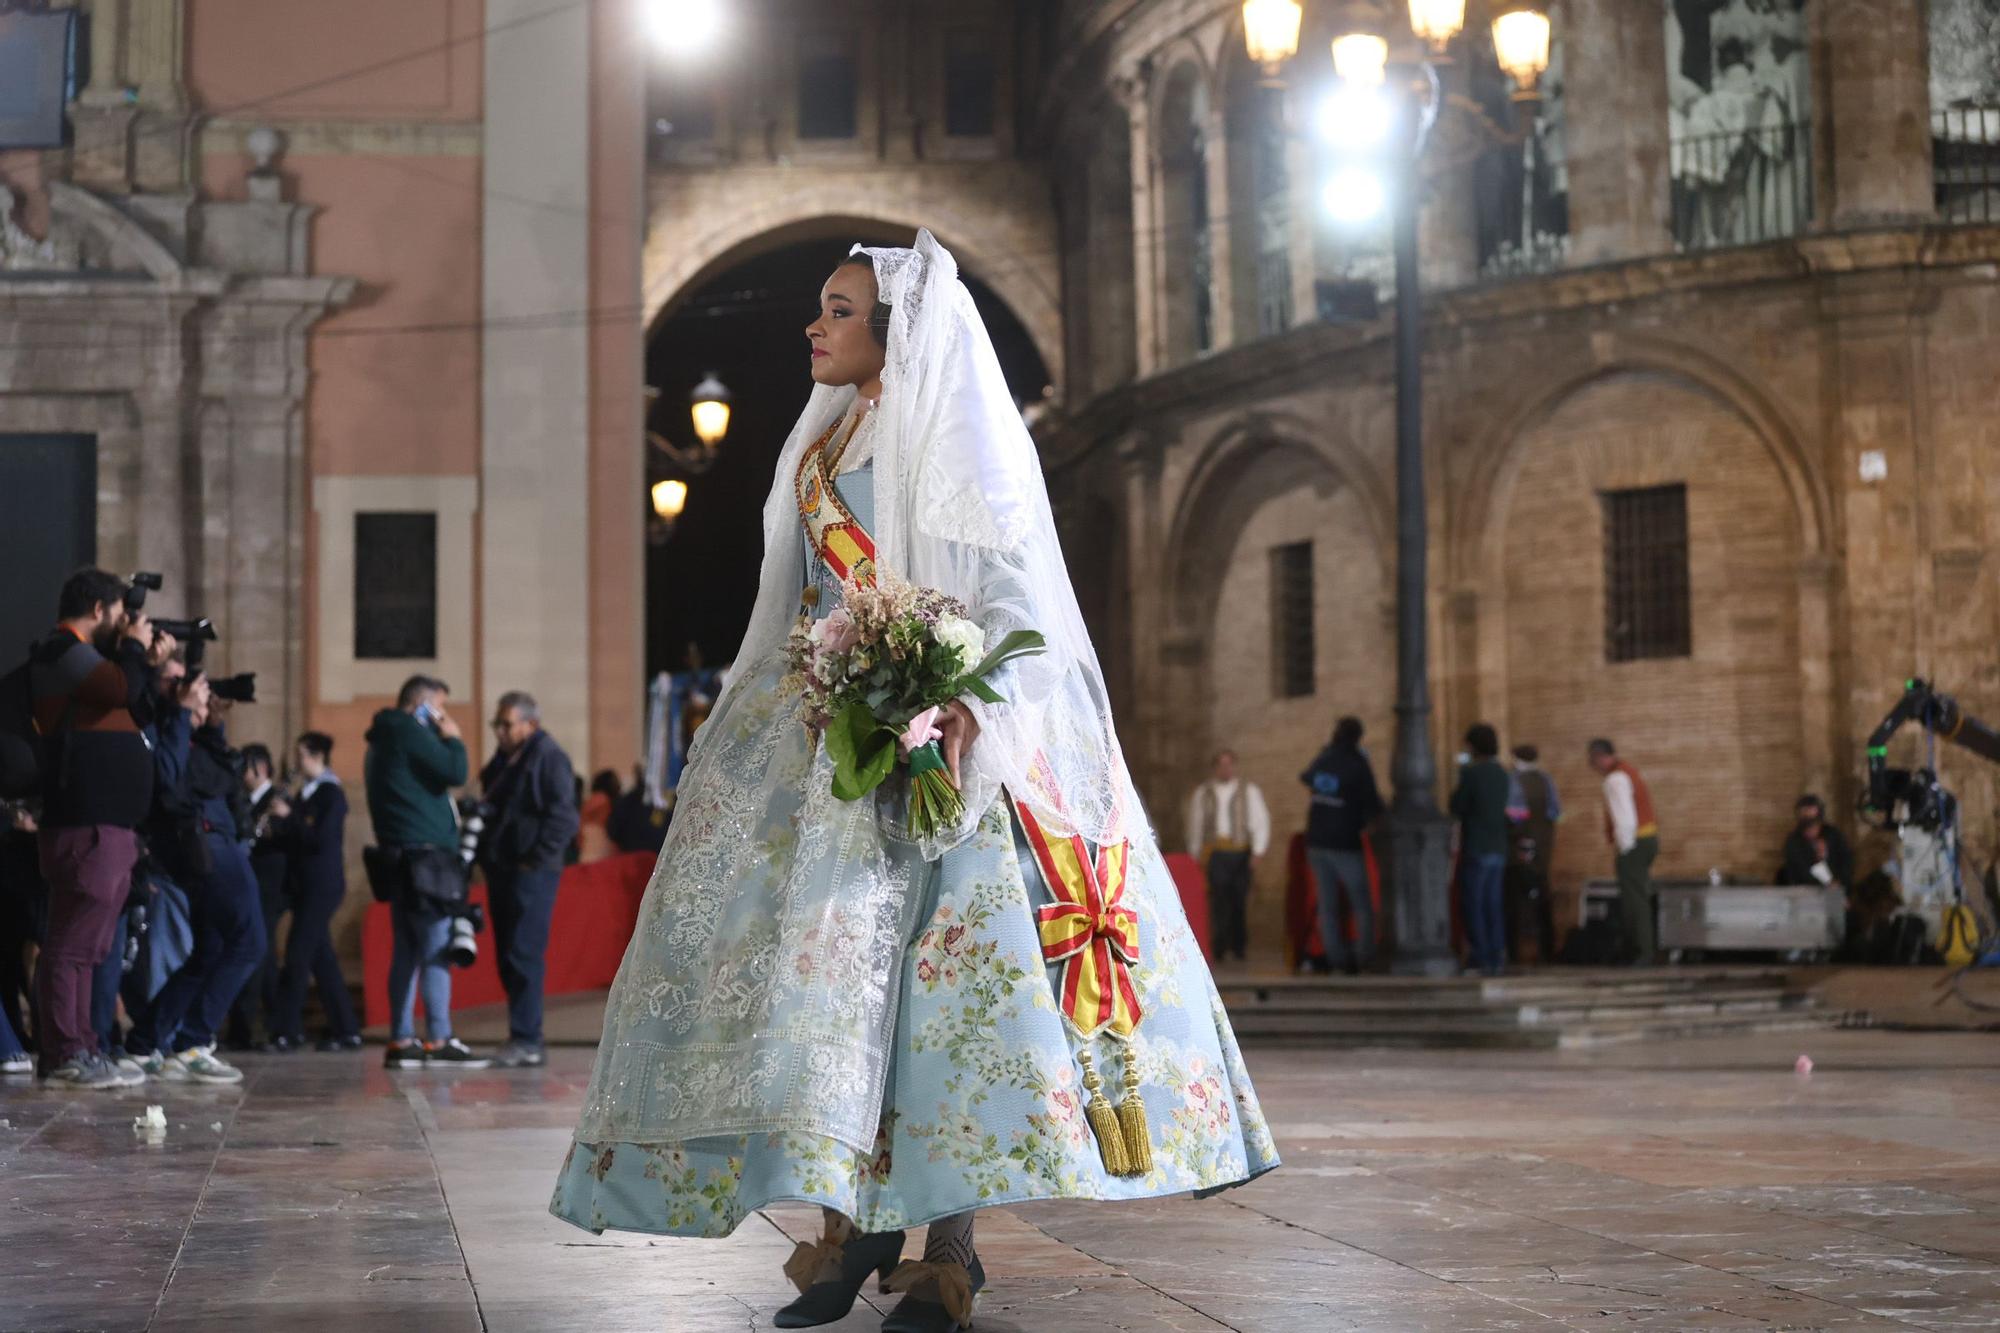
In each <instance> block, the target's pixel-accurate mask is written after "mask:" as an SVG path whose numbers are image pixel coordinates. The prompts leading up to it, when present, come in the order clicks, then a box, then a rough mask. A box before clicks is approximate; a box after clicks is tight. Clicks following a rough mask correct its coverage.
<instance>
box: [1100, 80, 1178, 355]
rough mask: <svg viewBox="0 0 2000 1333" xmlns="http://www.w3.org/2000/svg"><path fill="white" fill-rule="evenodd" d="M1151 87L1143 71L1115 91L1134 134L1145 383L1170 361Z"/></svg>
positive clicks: (1137, 296) (1137, 317)
mask: <svg viewBox="0 0 2000 1333" xmlns="http://www.w3.org/2000/svg"><path fill="white" fill-rule="evenodd" d="M1151 83H1152V78H1151V75H1150V71H1147V70H1142V71H1141V72H1139V73H1138V74H1137V75H1134V76H1130V77H1125V78H1120V79H1115V80H1113V81H1112V85H1111V87H1112V91H1113V93H1114V94H1115V95H1116V96H1117V98H1118V100H1119V101H1120V102H1122V103H1124V105H1125V114H1126V118H1127V120H1128V121H1129V122H1130V124H1131V130H1132V325H1133V330H1134V333H1135V336H1136V337H1137V339H1138V349H1137V357H1136V360H1137V364H1138V371H1139V377H1140V378H1141V379H1144V378H1145V377H1146V376H1148V375H1151V374H1152V373H1153V372H1155V371H1157V370H1158V369H1159V368H1160V367H1161V366H1162V365H1163V364H1164V363H1165V361H1166V357H1165V355H1164V351H1163V343H1164V338H1163V336H1162V335H1163V330H1162V328H1161V323H1162V320H1163V318H1164V316H1163V315H1162V314H1161V311H1160V258H1159V256H1160V230H1159V224H1160V219H1159V216H1158V213H1159V203H1158V201H1159V190H1158V181H1159V177H1160V160H1159V154H1158V153H1156V152H1154V151H1153V148H1154V145H1153V107H1152V98H1151Z"/></svg>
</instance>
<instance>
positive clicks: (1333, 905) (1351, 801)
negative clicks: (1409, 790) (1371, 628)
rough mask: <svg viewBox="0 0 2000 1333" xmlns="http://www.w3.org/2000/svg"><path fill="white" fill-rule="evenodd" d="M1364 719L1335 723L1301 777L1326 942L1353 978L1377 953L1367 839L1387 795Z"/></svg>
mask: <svg viewBox="0 0 2000 1333" xmlns="http://www.w3.org/2000/svg"><path fill="white" fill-rule="evenodd" d="M1361 737H1362V729H1361V719H1360V718H1356V717H1343V718H1341V719H1340V721H1338V722H1336V723H1334V726H1333V740H1332V742H1331V743H1330V744H1329V745H1328V746H1327V747H1326V748H1325V749H1324V750H1321V751H1320V752H1319V757H1318V758H1317V759H1314V760H1313V761H1312V764H1311V766H1309V767H1308V768H1307V769H1306V771H1305V772H1303V773H1301V774H1299V781H1300V782H1303V783H1304V784H1305V785H1306V787H1307V789H1308V790H1309V791H1311V793H1312V798H1311V802H1312V803H1311V805H1310V807H1309V808H1308V810H1307V812H1306V861H1307V864H1309V865H1310V866H1311V867H1312V872H1313V883H1314V885H1315V887H1316V888H1317V890H1318V898H1319V935H1320V942H1321V943H1322V944H1323V945H1325V946H1326V959H1327V962H1328V963H1330V964H1331V965H1333V966H1335V967H1338V968H1341V969H1342V970H1343V971H1345V972H1346V973H1347V974H1348V975H1349V976H1353V975H1355V974H1356V973H1358V972H1360V970H1361V969H1362V968H1364V967H1366V966H1367V965H1368V963H1369V962H1370V960H1371V959H1372V958H1373V957H1374V954H1375V936H1376V930H1375V905H1374V899H1373V898H1372V897H1370V895H1369V892H1368V855H1367V853H1366V851H1364V850H1363V848H1362V843H1361V839H1362V835H1363V834H1364V833H1366V832H1367V830H1368V826H1369V825H1370V824H1372V823H1374V822H1375V819H1376V816H1378V815H1380V814H1381V813H1382V796H1381V793H1380V792H1379V791H1378V790H1377V789H1376V786H1375V769H1374V768H1373V766H1371V765H1370V764H1369V762H1368V756H1367V754H1366V753H1364V752H1363V751H1362V749H1361ZM1343 902H1345V903H1346V905H1347V911H1348V914H1349V915H1350V916H1351V917H1352V918H1353V919H1354V934H1355V941H1354V947H1353V949H1352V950H1350V949H1349V948H1348V944H1347V936H1346V934H1345V932H1343V931H1342V930H1341V928H1340V908H1341V904H1342V903H1343Z"/></svg>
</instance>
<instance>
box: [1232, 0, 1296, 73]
mask: <svg viewBox="0 0 2000 1333" xmlns="http://www.w3.org/2000/svg"><path fill="white" fill-rule="evenodd" d="M1304 15H1305V6H1304V5H1302V4H1300V3H1299V0H1243V45H1244V46H1245V47H1246V48H1248V50H1249V52H1250V59H1251V60H1252V61H1254V62H1255V63H1257V64H1259V65H1262V66H1263V67H1264V72H1265V73H1266V74H1276V73H1277V72H1278V66H1280V65H1282V64H1284V63H1285V62H1286V61H1287V60H1290V59H1291V58H1292V57H1293V56H1295V55H1297V54H1298V53H1299V22H1300V20H1301V19H1302V18H1303V17H1304Z"/></svg>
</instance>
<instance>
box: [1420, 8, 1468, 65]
mask: <svg viewBox="0 0 2000 1333" xmlns="http://www.w3.org/2000/svg"><path fill="white" fill-rule="evenodd" d="M1464 30H1465V0H1410V31H1411V32H1413V33H1415V34H1416V35H1417V36H1418V38H1419V39H1421V40H1423V41H1425V42H1428V43H1430V48H1431V50H1433V51H1440V52H1441V51H1443V50H1444V48H1445V46H1446V44H1447V43H1449V42H1450V41H1451V39H1452V38H1454V37H1456V36H1458V34H1459V33H1461V32H1463V31H1464Z"/></svg>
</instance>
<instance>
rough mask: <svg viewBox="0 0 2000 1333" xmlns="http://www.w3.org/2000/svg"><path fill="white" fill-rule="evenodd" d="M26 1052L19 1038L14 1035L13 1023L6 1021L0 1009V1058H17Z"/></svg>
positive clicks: (4, 1014) (3, 1012)
mask: <svg viewBox="0 0 2000 1333" xmlns="http://www.w3.org/2000/svg"><path fill="white" fill-rule="evenodd" d="M27 1053H28V1052H27V1051H26V1050H25V1049H23V1047H22V1046H21V1039H20V1038H19V1037H17V1036H15V1035H14V1025H13V1024H12V1023H9V1022H8V1021H7V1015H6V1012H5V1011H4V1010H0V1060H18V1059H20V1058H21V1057H22V1056H24V1055H26V1054H27Z"/></svg>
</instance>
